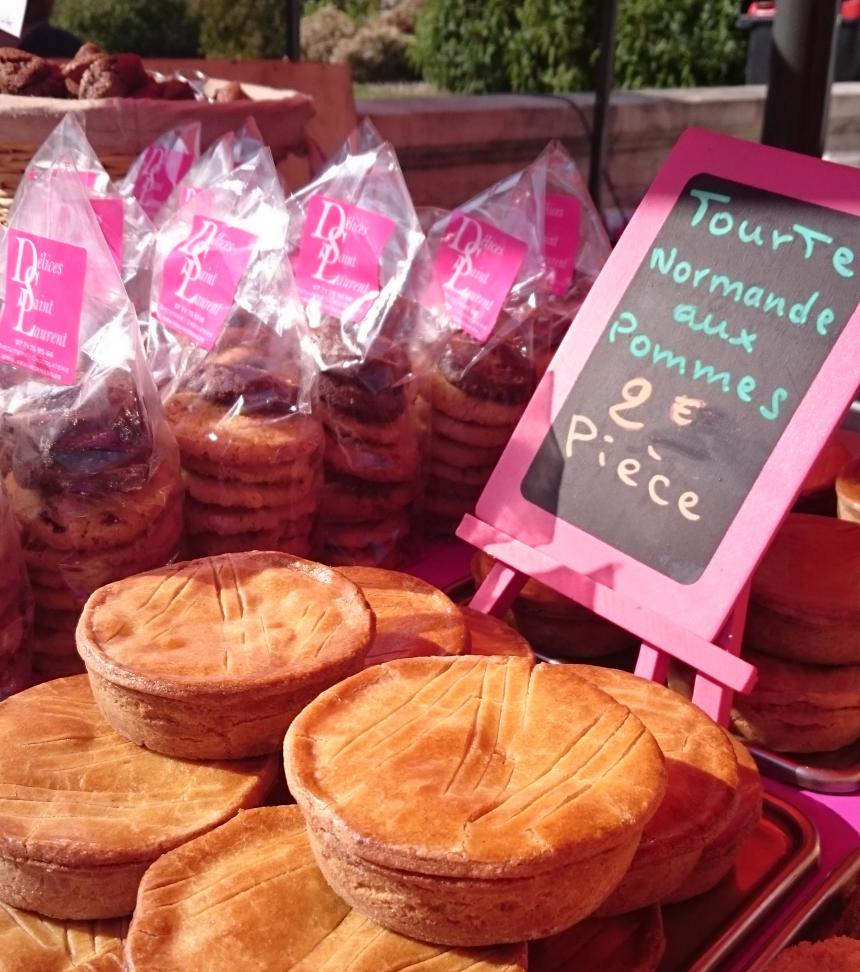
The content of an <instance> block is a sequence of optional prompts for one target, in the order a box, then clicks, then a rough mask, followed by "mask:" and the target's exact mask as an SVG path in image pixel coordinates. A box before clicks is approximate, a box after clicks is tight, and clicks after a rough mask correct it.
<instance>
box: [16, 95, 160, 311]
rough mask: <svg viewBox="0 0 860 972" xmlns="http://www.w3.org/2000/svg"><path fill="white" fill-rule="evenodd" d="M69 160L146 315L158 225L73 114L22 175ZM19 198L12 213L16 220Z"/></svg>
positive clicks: (131, 293) (124, 278) (35, 176)
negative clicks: (113, 177) (126, 191)
mask: <svg viewBox="0 0 860 972" xmlns="http://www.w3.org/2000/svg"><path fill="white" fill-rule="evenodd" d="M58 159H65V160H66V162H67V164H69V165H70V166H71V167H72V170H73V171H74V172H75V173H77V177H78V178H79V179H80V181H81V184H82V185H83V187H84V188H85V190H86V193H87V196H88V198H89V200H90V205H91V206H92V208H93V212H94V213H95V216H96V220H97V221H98V224H99V226H100V227H101V231H102V234H103V236H104V238H105V242H106V243H107V245H108V249H109V250H110V252H111V255H112V256H113V259H114V262H115V263H116V266H117V269H118V270H119V271H120V275H121V277H122V282H123V285H124V286H125V289H126V293H127V294H128V296H129V298H130V299H131V302H132V304H133V305H134V309H135V311H136V312H137V313H138V314H142V313H143V312H144V311H145V310H146V307H147V305H148V303H149V287H150V282H151V273H152V249H153V245H154V243H155V227H154V226H153V225H152V222H151V221H150V219H149V217H148V216H147V215H146V213H145V212H144V210H143V208H142V207H141V206H140V205H139V203H138V202H137V200H135V199H134V198H126V197H124V196H122V195H121V194H120V193H119V191H118V190H117V189H116V188H115V187H114V185H113V184H112V183H111V181H110V176H109V175H108V172H107V170H106V169H105V168H104V166H103V165H102V164H101V162H100V161H99V158H98V156H97V155H96V153H95V151H94V150H93V148H92V146H91V145H90V143H89V142H88V141H87V137H86V135H85V133H84V130H83V129H82V128H81V126H80V124H79V123H78V121H77V120H76V118H75V116H74V115H72V114H68V115H66V116H65V117H64V118H63V120H62V121H61V122H60V123H59V124H58V125H57V127H56V128H55V129H54V130H53V132H51V134H50V135H49V136H48V137H47V139H46V140H45V141H44V142H43V143H42V145H41V146H40V147H39V149H38V151H37V152H36V154H35V155H34V156H33V158H32V159H31V160H30V163H29V165H28V166H27V169H26V171H25V173H24V179H25V180H29V181H34V180H36V179H38V178H39V175H40V173H43V172H45V171H47V170H48V169H50V168H52V167H53V166H54V165H56V162H57V160H58ZM18 198H19V197H18V196H16V197H15V200H14V201H13V203H12V208H11V210H10V212H9V219H10V221H11V220H12V219H13V218H14V214H15V206H16V204H17V200H18Z"/></svg>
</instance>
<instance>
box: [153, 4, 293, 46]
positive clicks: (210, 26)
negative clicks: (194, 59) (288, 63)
mask: <svg viewBox="0 0 860 972" xmlns="http://www.w3.org/2000/svg"><path fill="white" fill-rule="evenodd" d="M159 2H161V0H159ZM188 7H189V9H190V10H191V11H192V13H193V14H194V15H195V16H196V17H197V18H198V19H199V23H200V46H201V47H202V49H203V52H204V54H205V55H206V56H207V57H245V58H264V57H282V56H283V53H284V46H285V35H286V21H285V10H284V2H283V0H254V2H253V3H251V2H248V0H244V2H243V0H188Z"/></svg>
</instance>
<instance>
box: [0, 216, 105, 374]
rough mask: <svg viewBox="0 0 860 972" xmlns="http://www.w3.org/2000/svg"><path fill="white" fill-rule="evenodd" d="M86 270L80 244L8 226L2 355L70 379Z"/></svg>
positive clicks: (0, 330)
mask: <svg viewBox="0 0 860 972" xmlns="http://www.w3.org/2000/svg"><path fill="white" fill-rule="evenodd" d="M86 270H87V251H86V250H85V249H84V248H83V247H81V246H72V245H71V244H70V243H61V242H60V241H59V240H49V239H46V238H45V237H43V236H36V235H35V233H24V232H22V231H21V230H17V229H10V230H9V233H8V235H7V238H6V293H5V294H4V302H3V312H2V314H0V360H2V361H5V362H6V363H7V364H11V365H14V366H15V367H17V368H24V369H26V370H27V371H32V372H35V373H36V374H39V375H45V376H46V377H48V378H50V379H51V380H52V381H57V382H60V383H61V384H63V385H71V384H73V383H74V381H75V368H76V366H77V362H78V332H79V330H80V325H81V307H82V305H83V299H84V278H85V276H86Z"/></svg>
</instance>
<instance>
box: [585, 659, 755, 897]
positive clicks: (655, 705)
mask: <svg viewBox="0 0 860 972" xmlns="http://www.w3.org/2000/svg"><path fill="white" fill-rule="evenodd" d="M571 667H572V668H573V670H574V671H575V672H576V674H577V675H579V676H581V677H582V678H584V679H586V680H588V681H589V682H591V683H593V684H594V685H596V686H597V687H598V688H600V689H602V690H603V691H604V692H606V693H607V694H609V695H611V696H612V697H613V698H614V699H616V700H617V701H618V702H620V703H621V704H622V705H625V706H627V708H629V709H630V710H631V712H633V713H635V715H637V716H638V717H639V718H640V719H641V720H642V722H643V723H644V724H645V725H646V726H647V728H648V730H649V731H650V732H651V733H652V734H653V736H654V738H655V739H656V740H657V743H658V745H659V746H660V748H661V750H662V751H663V755H664V756H665V757H666V771H667V776H668V779H667V785H666V793H665V796H664V797H663V801H662V803H661V804H660V807H659V809H658V810H657V812H656V813H655V814H654V816H653V817H652V818H651V820H650V821H649V822H648V824H647V825H646V827H645V831H644V833H643V835H642V843H641V844H640V845H639V849H638V850H637V852H636V856H635V857H634V859H633V864H632V865H631V869H630V874H629V875H628V876H627V877H626V878H625V879H624V881H622V882H621V885H620V886H619V887H618V888H617V889H616V891H615V892H613V894H612V895H611V896H610V898H609V899H608V900H607V901H606V903H605V904H604V905H603V907H602V909H601V913H606V914H621V913H623V912H625V911H634V910H636V909H638V908H642V907H645V906H646V905H650V904H655V903H657V902H659V901H662V900H663V899H664V898H666V897H667V896H668V895H670V894H671V893H672V892H673V891H674V890H675V889H676V888H677V887H678V886H679V884H681V882H682V881H684V880H686V878H687V877H688V876H689V874H690V873H691V872H692V870H693V868H694V867H695V865H696V862H697V861H698V860H699V857H700V856H701V854H702V850H703V849H704V847H705V845H706V844H707V843H709V842H710V841H711V840H713V839H714V837H716V835H717V834H718V833H719V832H720V830H722V829H723V827H724V826H725V821H726V817H727V816H728V815H729V814H730V813H731V812H732V811H733V810H734V806H735V803H736V801H737V794H738V786H739V777H738V763H737V757H736V756H735V752H734V747H733V746H732V743H731V741H730V739H729V737H728V736H727V735H726V733H725V732H724V731H723V730H722V729H721V728H720V727H719V726H718V725H717V724H716V723H715V722H713V721H712V720H711V719H710V718H709V717H708V716H707V715H705V713H704V712H702V710H701V709H699V708H698V707H697V706H695V705H693V704H692V702H688V701H687V700H686V699H683V698H681V696H679V695H677V694H676V693H675V692H672V691H671V690H670V689H667V688H665V687H664V686H662V685H658V684H657V683H656V682H650V681H648V680H646V679H643V678H637V677H636V676H635V675H629V674H628V673H627V672H620V671H616V670H614V669H609V668H594V667H591V666H587V665H574V666H571Z"/></svg>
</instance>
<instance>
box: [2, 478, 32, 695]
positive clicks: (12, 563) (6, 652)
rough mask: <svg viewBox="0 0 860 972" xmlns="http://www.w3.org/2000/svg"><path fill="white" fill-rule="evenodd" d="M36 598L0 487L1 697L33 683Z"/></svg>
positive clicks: (9, 510) (12, 517) (4, 494)
mask: <svg viewBox="0 0 860 972" xmlns="http://www.w3.org/2000/svg"><path fill="white" fill-rule="evenodd" d="M32 621H33V598H32V595H31V593H30V584H29V581H28V579H27V570H26V568H25V566H24V559H23V557H22V556H21V544H20V541H19V539H18V525H17V523H16V522H15V517H14V516H13V514H12V510H11V508H10V506H9V501H8V500H7V498H6V493H5V492H4V490H3V489H2V487H0V701H2V700H3V699H5V698H7V697H8V696H10V695H12V694H14V693H15V692H20V691H21V689H24V688H27V686H28V685H29V684H30V668H31V656H30V647H29V637H30V628H31V625H32Z"/></svg>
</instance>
